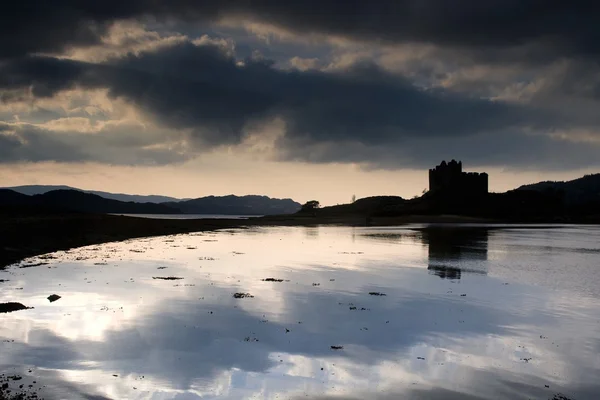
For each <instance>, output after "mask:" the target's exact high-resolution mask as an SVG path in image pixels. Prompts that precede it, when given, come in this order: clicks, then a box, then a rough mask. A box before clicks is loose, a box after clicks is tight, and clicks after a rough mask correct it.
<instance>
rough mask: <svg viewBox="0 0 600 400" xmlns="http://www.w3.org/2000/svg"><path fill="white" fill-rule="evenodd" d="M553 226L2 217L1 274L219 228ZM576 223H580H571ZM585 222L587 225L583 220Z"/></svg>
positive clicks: (284, 218) (431, 220)
mask: <svg viewBox="0 0 600 400" xmlns="http://www.w3.org/2000/svg"><path fill="white" fill-rule="evenodd" d="M460 223H462V224H515V223H516V224H523V225H531V224H537V225H540V224H552V223H559V224H563V223H568V222H566V221H551V222H548V221H497V220H491V219H484V218H472V217H464V216H453V215H431V216H426V215H410V216H401V217H378V218H365V217H364V216H359V215H345V216H329V217H323V216H316V217H315V216H303V215H297V214H293V215H279V216H269V217H257V218H250V219H244V220H240V219H152V218H143V217H134V216H120V215H110V214H79V213H57V212H47V213H43V212H42V213H29V212H18V211H17V212H13V213H8V212H4V213H1V214H0V270H3V269H5V268H6V267H7V266H9V265H13V264H16V263H19V262H20V261H22V260H23V259H26V258H30V257H35V256H39V255H42V254H47V253H52V252H55V251H61V250H69V249H73V248H77V247H83V246H89V245H98V244H102V243H108V242H119V241H123V240H128V239H136V238H144V237H155V236H164V235H173V234H185V233H193V232H208V231H214V230H218V229H232V228H248V227H261V226H262V227H269V226H319V225H333V226H336V225H337V226H374V227H375V226H382V227H384V226H399V225H408V224H460ZM572 223H580V222H572ZM584 223H585V222H584Z"/></svg>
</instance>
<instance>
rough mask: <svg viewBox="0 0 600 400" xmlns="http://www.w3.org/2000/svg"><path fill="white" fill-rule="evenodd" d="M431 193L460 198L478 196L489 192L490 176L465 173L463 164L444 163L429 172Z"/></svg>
mask: <svg viewBox="0 0 600 400" xmlns="http://www.w3.org/2000/svg"><path fill="white" fill-rule="evenodd" d="M429 191H430V192H431V193H444V194H449V195H454V196H456V195H460V196H477V195H482V194H486V193H487V192H488V174H486V173H485V172H482V173H479V172H463V170H462V162H461V161H458V162H457V161H456V160H452V161H450V162H449V163H446V161H442V163H441V164H440V165H438V166H437V167H435V168H433V169H430V170H429Z"/></svg>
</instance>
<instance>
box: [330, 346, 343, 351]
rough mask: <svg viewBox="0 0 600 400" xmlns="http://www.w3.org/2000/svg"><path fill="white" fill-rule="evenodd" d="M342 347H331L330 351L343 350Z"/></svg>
mask: <svg viewBox="0 0 600 400" xmlns="http://www.w3.org/2000/svg"><path fill="white" fill-rule="evenodd" d="M343 349H344V346H331V350H343Z"/></svg>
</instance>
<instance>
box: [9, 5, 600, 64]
mask: <svg viewBox="0 0 600 400" xmlns="http://www.w3.org/2000/svg"><path fill="white" fill-rule="evenodd" d="M3 11H4V12H3V13H1V15H2V17H1V18H0V38H2V39H0V49H2V50H1V52H0V55H1V56H18V55H24V54H31V53H34V52H52V51H61V50H64V49H65V48H66V47H68V46H73V45H91V44H96V43H99V42H100V41H101V38H102V36H103V35H106V33H107V31H108V30H109V28H110V26H111V25H112V23H114V22H115V21H119V20H131V19H137V20H144V19H148V18H152V19H154V20H156V21H163V22H166V21H168V20H179V21H185V22H203V23H211V22H212V23H215V22H219V21H223V20H227V19H230V20H231V19H234V20H242V21H247V22H250V21H254V22H261V23H266V24H271V25H274V26H278V27H281V28H284V29H286V30H288V31H293V32H297V33H302V34H306V33H315V32H316V33H320V34H324V35H334V36H342V37H348V38H351V39H354V40H369V41H377V42H386V43H408V42H416V43H430V44H436V45H441V46H450V47H461V48H470V49H472V50H473V51H476V52H480V53H482V54H487V55H488V56H489V57H497V56H499V55H501V54H500V53H498V51H497V50H500V49H508V48H513V49H522V51H521V55H522V56H524V57H526V58H527V59H531V60H542V59H547V58H548V57H551V58H560V57H565V56H567V57H570V56H581V57H597V56H598V54H599V51H600V44H599V43H600V41H599V40H598V39H599V38H600V28H598V26H599V25H600V24H599V20H598V15H600V5H598V4H596V3H594V2H588V1H583V0H575V1H571V2H563V1H558V0H551V1H539V0H503V1H500V0H493V1H486V2H480V1H476V0H467V1H461V2H460V3H452V4H450V3H448V2H447V1H445V0H375V1H371V2H368V3H348V2H342V1H339V0H324V1H316V0H309V1H303V2H285V3H282V2H280V1H277V0H264V1H260V2H247V1H243V0H232V1H227V2H224V1H217V0H213V1H210V0H208V1H193V0H174V1H169V2H162V1H152V0H135V1H129V2H122V1H117V0H105V1H103V2H102V3H98V2H97V1H94V0H84V1H80V2H76V3H73V2H71V1H68V0H55V1H52V2H48V1H33V0H29V1H27V0H25V1H20V2H11V3H10V4H9V5H5V6H4V10H3ZM529 45H533V46H534V48H533V49H534V50H535V51H532V48H530V47H528V46H529ZM504 56H506V54H504Z"/></svg>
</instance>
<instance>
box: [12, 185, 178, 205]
mask: <svg viewBox="0 0 600 400" xmlns="http://www.w3.org/2000/svg"><path fill="white" fill-rule="evenodd" d="M4 189H9V190H14V191H15V192H18V193H22V194H26V195H28V196H34V195H36V194H44V193H48V192H51V191H54V190H77V191H79V192H84V193H91V194H95V195H97V196H100V197H104V198H105V199H111V200H118V201H125V202H130V201H133V202H136V203H157V204H158V203H165V202H169V201H180V200H181V199H177V198H175V197H169V196H159V195H137V194H124V193H110V192H102V191H99V190H84V189H79V188H75V187H71V186H65V185H24V186H12V187H7V188H4Z"/></svg>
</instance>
